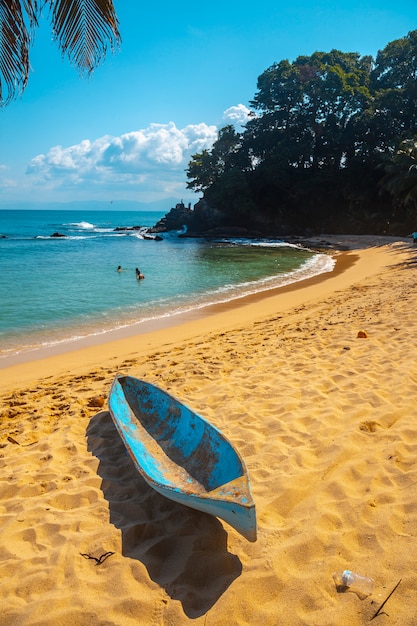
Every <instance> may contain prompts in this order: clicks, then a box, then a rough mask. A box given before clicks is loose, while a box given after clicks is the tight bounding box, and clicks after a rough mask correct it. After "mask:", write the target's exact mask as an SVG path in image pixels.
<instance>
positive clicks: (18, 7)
mask: <svg viewBox="0 0 417 626" xmlns="http://www.w3.org/2000/svg"><path fill="white" fill-rule="evenodd" d="M23 4H24V7H25V11H26V16H27V17H28V18H29V26H31V27H34V26H36V24H37V21H36V10H37V3H36V0H35V2H31V1H30V0H24V3H23ZM30 40H31V37H30V32H29V30H28V27H27V25H26V22H25V17H24V14H23V11H22V3H21V2H19V0H0V106H2V105H5V104H9V103H10V101H11V100H13V99H14V98H16V96H18V95H20V94H21V93H23V91H24V89H25V87H26V84H27V81H28V77H29V45H30Z"/></svg>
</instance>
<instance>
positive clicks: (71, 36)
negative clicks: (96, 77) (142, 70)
mask: <svg viewBox="0 0 417 626" xmlns="http://www.w3.org/2000/svg"><path fill="white" fill-rule="evenodd" d="M48 3H49V4H50V6H51V21H52V29H53V32H54V36H55V37H56V39H57V41H58V44H59V47H60V48H61V51H62V54H63V55H66V56H68V58H69V60H70V62H71V63H72V64H73V65H75V66H76V67H78V69H79V71H80V73H81V74H90V73H91V72H92V71H93V70H94V69H95V68H96V67H97V66H98V65H99V64H100V63H101V61H102V60H104V58H105V56H106V53H107V49H108V47H110V49H111V50H112V51H114V49H115V48H116V47H118V46H119V44H120V41H121V38H120V33H119V29H118V21H117V17H116V13H115V10H114V7H113V2H112V1H111V0H49V2H48Z"/></svg>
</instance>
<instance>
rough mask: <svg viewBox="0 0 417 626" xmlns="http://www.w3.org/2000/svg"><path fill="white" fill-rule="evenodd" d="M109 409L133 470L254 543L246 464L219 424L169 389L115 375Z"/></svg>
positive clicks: (157, 488) (251, 501)
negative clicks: (211, 422)
mask: <svg viewBox="0 0 417 626" xmlns="http://www.w3.org/2000/svg"><path fill="white" fill-rule="evenodd" d="M109 410H110V414H111V416H112V418H113V421H114V423H115V425H116V428H117V430H118V432H119V434H120V436H121V438H122V440H123V442H124V444H125V446H126V448H127V450H128V452H129V454H130V456H131V458H132V460H133V462H134V464H135V466H136V468H137V469H138V471H139V472H140V474H141V475H142V476H143V478H144V479H145V481H146V482H147V483H148V484H149V485H150V486H151V487H153V489H155V491H157V492H158V493H160V494H162V495H163V496H165V497H167V498H170V499H171V500H174V501H175V502H179V503H180V504H184V505H186V506H189V507H191V508H194V509H197V510H199V511H204V512H205V513H210V514H211V515H215V516H216V517H220V518H221V519H223V520H224V521H226V522H227V523H228V524H230V525H231V526H233V528H235V529H236V530H237V531H238V532H239V533H241V534H242V535H243V536H244V537H245V538H246V539H248V540H249V541H256V511H255V503H254V501H253V498H252V494H251V491H250V486H249V478H248V475H247V470H246V466H245V463H244V461H243V459H242V457H241V456H240V455H239V453H238V452H237V451H236V450H235V448H234V447H233V446H232V444H231V443H230V442H229V441H228V440H227V439H226V437H224V435H223V434H222V433H221V432H220V431H219V430H217V428H215V427H214V426H212V425H211V424H209V423H208V422H207V421H206V420H205V419H203V418H202V417H201V416H200V415H198V414H197V413H194V412H193V411H192V410H191V409H189V408H188V407H187V406H185V405H184V404H182V403H181V402H179V400H177V399H176V398H174V397H173V396H171V395H170V394H169V393H167V392H165V391H163V390H162V389H160V388H159V387H156V386H155V385H152V384H151V383H148V382H145V381H143V380H138V379H137V378H133V377H132V376H117V377H116V378H115V380H114V382H113V385H112V387H111V391H110V395H109Z"/></svg>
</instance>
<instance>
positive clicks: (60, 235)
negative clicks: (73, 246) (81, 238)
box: [51, 233, 66, 237]
mask: <svg viewBox="0 0 417 626" xmlns="http://www.w3.org/2000/svg"><path fill="white" fill-rule="evenodd" d="M51 237H66V235H63V234H62V233H53V234H52V235H51Z"/></svg>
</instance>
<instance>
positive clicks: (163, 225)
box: [149, 202, 193, 233]
mask: <svg viewBox="0 0 417 626" xmlns="http://www.w3.org/2000/svg"><path fill="white" fill-rule="evenodd" d="M192 216H193V210H192V209H191V206H190V205H188V207H186V206H185V204H184V203H183V202H179V203H178V204H177V205H176V206H175V208H173V209H171V210H170V211H169V213H167V214H166V215H165V216H164V217H163V218H162V219H160V220H159V222H157V223H156V224H155V226H153V227H152V228H150V229H149V232H150V233H166V232H168V231H170V230H181V229H182V228H183V226H184V225H187V226H188V224H189V222H190V220H191V218H192Z"/></svg>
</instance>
